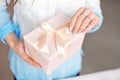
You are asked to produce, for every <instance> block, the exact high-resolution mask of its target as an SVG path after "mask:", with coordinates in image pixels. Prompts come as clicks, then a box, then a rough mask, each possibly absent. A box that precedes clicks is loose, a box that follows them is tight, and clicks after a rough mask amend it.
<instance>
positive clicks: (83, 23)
mask: <svg viewBox="0 0 120 80" xmlns="http://www.w3.org/2000/svg"><path fill="white" fill-rule="evenodd" d="M99 21H100V19H99V17H98V16H97V15H96V14H95V13H94V12H93V11H92V10H91V9H88V8H80V9H79V10H78V11H77V12H76V13H75V14H74V15H73V17H72V19H71V21H70V24H69V26H70V30H72V32H73V33H81V32H84V33H87V32H89V31H90V30H91V29H92V28H95V27H96V26H97V25H98V24H99Z"/></svg>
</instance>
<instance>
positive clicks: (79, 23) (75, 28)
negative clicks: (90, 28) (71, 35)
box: [73, 9, 91, 32]
mask: <svg viewBox="0 0 120 80" xmlns="http://www.w3.org/2000/svg"><path fill="white" fill-rule="evenodd" d="M90 13H91V10H90V9H86V10H85V11H84V13H83V14H80V15H79V17H78V19H77V20H76V23H75V26H74V29H73V32H78V30H79V28H80V26H81V24H82V23H83V20H84V19H85V17H86V16H88V15H89V14H90Z"/></svg>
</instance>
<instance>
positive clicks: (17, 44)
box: [5, 33, 40, 67]
mask: <svg viewBox="0 0 120 80" xmlns="http://www.w3.org/2000/svg"><path fill="white" fill-rule="evenodd" d="M5 40H6V42H7V43H8V45H9V46H10V48H12V49H13V50H14V51H15V52H16V53H17V54H18V55H19V56H20V57H21V58H22V59H24V60H25V61H26V62H27V63H29V64H31V65H33V66H36V67H40V64H38V63H37V62H35V61H34V60H33V59H31V58H30V57H29V56H28V55H27V54H26V52H25V46H24V42H23V41H21V40H18V39H17V37H16V35H15V33H11V34H9V35H8V36H7V37H6V38H5Z"/></svg>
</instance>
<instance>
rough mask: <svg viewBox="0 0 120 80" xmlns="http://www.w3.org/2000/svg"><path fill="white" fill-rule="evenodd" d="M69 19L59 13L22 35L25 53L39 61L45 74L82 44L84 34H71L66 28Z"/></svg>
mask: <svg viewBox="0 0 120 80" xmlns="http://www.w3.org/2000/svg"><path fill="white" fill-rule="evenodd" d="M69 21H70V18H69V17H68V16H66V15H65V14H64V13H60V14H57V15H56V16H54V17H53V18H51V19H49V20H47V21H45V22H42V23H41V25H40V26H38V27H37V28H36V29H34V30H33V31H31V32H30V33H28V34H27V35H25V36H24V42H25V50H26V53H27V54H28V55H29V56H30V57H31V58H32V59H34V60H35V61H36V62H38V63H40V65H41V67H42V69H43V70H44V71H45V72H46V73H47V74H49V73H51V72H53V71H54V70H55V69H56V68H57V67H58V66H60V65H61V64H62V63H64V62H65V61H66V60H67V59H68V58H69V57H71V56H72V55H73V54H74V53H75V52H77V51H78V50H79V49H80V48H81V46H82V43H83V40H84V36H85V34H84V33H75V34H73V33H72V32H71V31H70V30H69V28H68V27H69V26H68V23H69Z"/></svg>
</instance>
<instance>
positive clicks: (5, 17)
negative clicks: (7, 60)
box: [0, 0, 20, 44]
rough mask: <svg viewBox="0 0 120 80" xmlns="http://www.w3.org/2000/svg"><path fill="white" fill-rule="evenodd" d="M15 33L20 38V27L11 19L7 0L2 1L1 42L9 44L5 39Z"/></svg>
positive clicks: (0, 0) (0, 3)
mask: <svg viewBox="0 0 120 80" xmlns="http://www.w3.org/2000/svg"><path fill="white" fill-rule="evenodd" d="M12 32H15V33H16V35H17V37H19V33H20V31H19V27H18V26H16V25H15V24H13V22H12V21H11V19H10V14H9V13H8V11H7V5H6V0H0V40H1V41H2V42H3V43H4V44H7V43H6V41H5V37H6V36H7V35H9V34H10V33H12Z"/></svg>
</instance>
